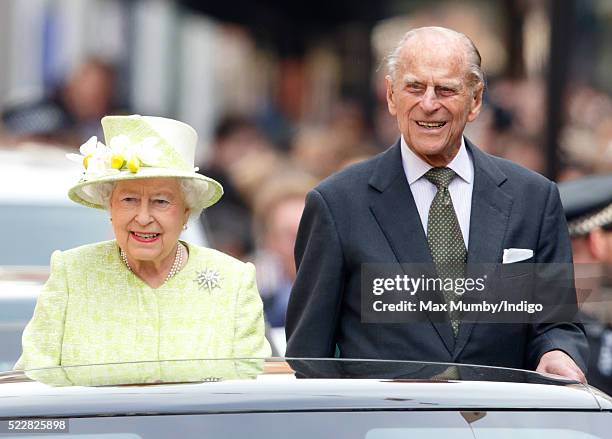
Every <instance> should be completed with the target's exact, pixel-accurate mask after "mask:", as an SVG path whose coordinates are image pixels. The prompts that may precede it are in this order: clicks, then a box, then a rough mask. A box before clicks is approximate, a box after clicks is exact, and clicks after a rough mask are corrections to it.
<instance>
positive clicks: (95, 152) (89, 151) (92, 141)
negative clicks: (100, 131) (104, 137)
mask: <svg viewBox="0 0 612 439" xmlns="http://www.w3.org/2000/svg"><path fill="white" fill-rule="evenodd" d="M106 149H107V148H106V145H104V144H103V143H102V142H98V138H97V137H96V136H91V137H90V138H89V140H88V141H87V142H85V143H83V144H82V145H81V147H80V148H79V152H80V153H81V155H79V154H66V157H67V158H68V160H71V161H73V162H77V163H81V164H82V165H83V167H84V168H85V169H87V168H88V166H89V160H90V159H91V158H92V157H93V156H99V155H102V154H105V150H106Z"/></svg>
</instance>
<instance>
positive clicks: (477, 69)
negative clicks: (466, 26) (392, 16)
mask: <svg viewBox="0 0 612 439" xmlns="http://www.w3.org/2000/svg"><path fill="white" fill-rule="evenodd" d="M431 32H438V33H441V34H444V35H447V36H450V37H454V38H456V39H457V40H458V41H460V42H461V43H463V45H464V46H465V54H466V57H467V63H468V84H469V85H470V86H471V87H475V86H477V85H479V84H482V85H483V86H484V83H485V78H484V73H483V71H482V68H481V61H482V60H481V57H480V52H478V49H477V48H476V46H475V45H474V43H473V42H472V40H470V39H469V37H468V36H467V35H465V34H462V33H461V32H457V31H454V30H452V29H447V28H444V27H436V26H430V27H420V28H418V29H413V30H411V31H408V32H406V33H405V34H404V36H403V37H402V38H401V40H400V41H399V42H398V43H397V46H395V48H394V49H393V50H391V52H390V53H389V55H387V57H386V64H387V73H388V74H389V76H391V79H392V80H393V81H395V79H396V75H397V71H398V70H399V64H400V58H401V53H402V50H403V49H404V47H405V45H406V43H407V42H408V41H409V40H410V39H412V38H414V37H418V36H420V35H422V34H424V33H431Z"/></svg>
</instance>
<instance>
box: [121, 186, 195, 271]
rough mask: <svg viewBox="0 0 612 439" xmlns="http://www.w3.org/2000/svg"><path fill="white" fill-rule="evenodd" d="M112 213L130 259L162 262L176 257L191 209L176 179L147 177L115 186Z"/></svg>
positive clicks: (123, 246)
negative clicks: (177, 246) (176, 249)
mask: <svg viewBox="0 0 612 439" xmlns="http://www.w3.org/2000/svg"><path fill="white" fill-rule="evenodd" d="M110 214H111V218H112V224H113V231H114V233H115V238H116V239H117V243H118V244H119V247H121V248H122V249H123V251H124V252H125V253H126V254H127V257H128V258H129V259H131V260H132V261H139V262H153V263H160V262H161V261H163V260H164V259H166V258H168V257H174V251H175V245H176V243H177V241H178V238H179V235H180V234H181V230H182V229H183V226H184V225H185V224H186V223H187V219H188V218H189V209H188V208H187V207H186V206H185V202H184V201H183V194H182V191H181V188H180V184H179V182H178V180H177V179H176V178H144V179H139V180H124V181H120V182H118V183H117V184H116V185H115V188H114V190H113V193H112V195H111V202H110Z"/></svg>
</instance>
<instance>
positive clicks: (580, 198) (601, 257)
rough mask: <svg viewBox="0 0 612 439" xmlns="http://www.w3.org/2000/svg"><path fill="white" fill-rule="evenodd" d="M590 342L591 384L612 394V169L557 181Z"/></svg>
mask: <svg viewBox="0 0 612 439" xmlns="http://www.w3.org/2000/svg"><path fill="white" fill-rule="evenodd" d="M559 191H560V194H561V202H562V203H563V208H564V210H565V216H566V218H567V223H568V227H569V232H570V236H571V238H572V251H573V255H574V265H575V271H576V291H577V293H578V296H579V299H578V300H579V302H582V303H583V305H582V307H581V309H582V311H583V319H584V322H585V327H586V331H587V337H588V340H589V345H590V348H591V358H590V360H589V370H588V374H587V379H588V382H589V384H591V385H593V386H595V387H597V388H599V389H601V390H603V391H604V392H606V393H608V394H612V282H611V279H612V276H610V274H611V273H612V174H609V175H598V176H589V177H583V178H580V179H577V180H573V181H569V182H565V183H561V184H560V185H559Z"/></svg>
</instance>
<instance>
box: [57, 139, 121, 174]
mask: <svg viewBox="0 0 612 439" xmlns="http://www.w3.org/2000/svg"><path fill="white" fill-rule="evenodd" d="M79 152H80V153H81V155H79V154H66V157H67V158H68V159H69V160H71V161H73V162H77V163H82V164H83V168H85V171H84V172H83V180H90V179H92V178H97V177H101V176H105V175H110V174H114V173H115V172H119V171H117V170H116V169H113V168H112V167H111V163H110V160H111V150H110V148H108V147H107V146H106V145H105V144H104V143H102V142H98V138H97V137H96V136H92V137H90V138H89V140H88V141H87V142H85V143H84V144H83V145H81V147H80V148H79Z"/></svg>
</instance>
